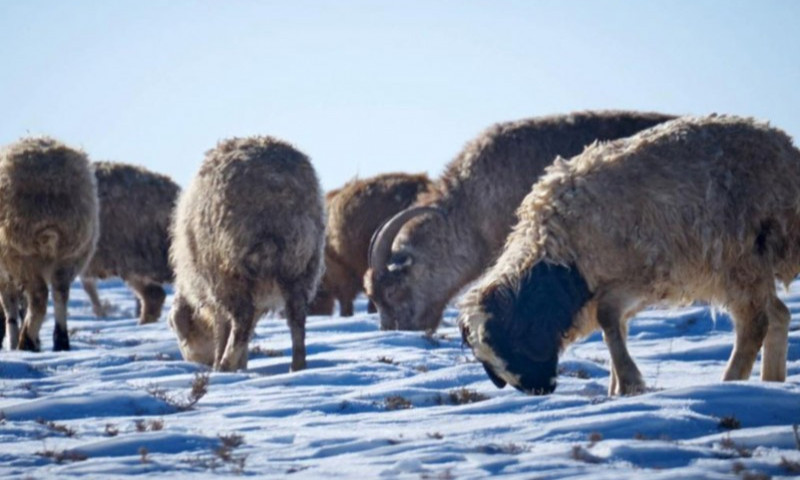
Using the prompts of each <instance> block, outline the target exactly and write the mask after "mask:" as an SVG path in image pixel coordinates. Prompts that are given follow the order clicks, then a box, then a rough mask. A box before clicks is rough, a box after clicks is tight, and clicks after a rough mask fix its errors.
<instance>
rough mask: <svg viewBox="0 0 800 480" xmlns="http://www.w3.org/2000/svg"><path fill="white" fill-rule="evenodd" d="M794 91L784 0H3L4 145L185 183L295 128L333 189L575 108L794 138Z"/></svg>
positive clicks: (799, 13)
mask: <svg viewBox="0 0 800 480" xmlns="http://www.w3.org/2000/svg"><path fill="white" fill-rule="evenodd" d="M798 89H800V2H798V1H792V0H785V1H765V0H760V1H730V0H726V1H723V0H715V1H709V0H683V1H675V0H673V1H647V2H645V1H594V0H592V1H589V0H587V1H562V0H553V1H500V0H485V1H467V0H443V1H438V0H421V1H378V0H371V1H366V0H363V1H362V0H358V1H348V0H337V1H325V0H292V1H281V2H278V1H243V0H226V1H186V0H169V1H166V0H162V1H144V0H136V1H119V0H116V1H109V0H97V1H85V0H71V1H40V0H16V1H15V0H0V143H2V144H5V143H8V142H11V141H14V140H15V139H17V138H18V137H20V136H23V135H26V134H28V133H30V134H49V135H52V136H55V137H57V138H59V139H61V140H63V141H65V142H66V143H68V144H71V145H75V146H80V147H82V148H84V149H85V150H86V151H87V152H88V153H89V155H90V156H91V157H92V158H93V159H95V160H101V159H105V160H115V161H122V162H128V163H136V164H142V165H144V166H146V167H148V168H150V169H152V170H155V171H159V172H163V173H167V174H169V175H171V176H172V177H173V178H174V179H176V181H178V182H179V183H180V184H182V185H185V184H186V183H187V182H188V181H189V179H190V178H191V176H192V175H193V174H194V172H195V171H196V170H197V167H198V165H199V163H200V162H201V161H202V158H203V152H204V151H205V150H207V149H208V148H211V147H213V146H214V145H215V143H216V142H217V140H218V139H221V138H225V137H229V136H243V135H251V134H270V135H275V136H278V137H281V138H284V139H286V140H288V141H290V142H292V143H293V144H294V145H295V146H296V147H298V148H299V149H300V150H302V151H304V152H305V153H306V154H308V155H309V156H310V157H311V158H312V161H313V162H314V165H315V166H316V168H317V171H318V173H319V176H320V179H321V180H322V183H323V186H324V187H325V188H326V189H330V188H334V187H336V186H338V185H340V184H342V183H344V182H345V181H346V180H348V179H350V178H352V177H354V176H356V175H359V176H361V177H364V176H370V175H374V174H377V173H380V172H385V171H411V172H419V171H427V172H428V173H430V174H431V175H434V176H435V175H438V174H439V173H440V172H441V170H442V167H443V166H444V165H445V164H446V163H447V162H448V161H449V160H450V159H452V158H453V157H454V156H455V154H456V153H457V152H458V151H459V150H460V149H461V147H462V146H463V145H464V143H465V142H467V141H468V140H469V139H470V138H472V137H474V136H475V135H476V134H478V133H479V132H480V131H481V130H482V129H483V128H485V127H486V126H488V125H490V124H492V123H495V122H498V121H505V120H513V119H518V118H523V117H530V116H536V115H543V114H550V113H557V112H567V111H572V110H580V109H589V108H625V109H642V110H659V111H665V112H672V113H693V114H705V113H710V112H719V113H735V114H740V115H751V116H755V117H757V118H760V119H765V120H770V121H771V122H772V123H773V124H774V125H777V126H779V127H781V128H783V129H785V130H786V131H787V132H788V133H789V134H791V135H792V136H793V137H795V139H798V138H800V94H799V93H798ZM796 143H797V141H796Z"/></svg>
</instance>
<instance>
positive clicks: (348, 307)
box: [339, 298, 355, 317]
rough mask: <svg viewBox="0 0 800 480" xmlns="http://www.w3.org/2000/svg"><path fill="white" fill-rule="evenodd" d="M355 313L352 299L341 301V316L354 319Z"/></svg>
mask: <svg viewBox="0 0 800 480" xmlns="http://www.w3.org/2000/svg"><path fill="white" fill-rule="evenodd" d="M354 311H355V308H354V307H353V299H352V298H345V299H342V298H340V299H339V315H341V316H343V317H352V316H353V313H354Z"/></svg>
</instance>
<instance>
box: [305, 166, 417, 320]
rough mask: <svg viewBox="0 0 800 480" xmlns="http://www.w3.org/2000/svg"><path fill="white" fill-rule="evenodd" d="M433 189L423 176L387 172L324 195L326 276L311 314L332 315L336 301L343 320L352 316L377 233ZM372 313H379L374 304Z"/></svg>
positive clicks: (370, 305) (370, 308)
mask: <svg viewBox="0 0 800 480" xmlns="http://www.w3.org/2000/svg"><path fill="white" fill-rule="evenodd" d="M429 187H430V180H428V177H427V176H426V175H424V174H423V175H409V174H405V173H387V174H383V175H378V176H376V177H372V178H366V179H363V180H352V181H350V182H348V183H347V184H345V185H344V186H343V187H342V188H341V189H338V190H334V191H333V192H330V193H329V194H328V195H327V196H326V204H327V210H328V223H327V226H326V228H325V275H323V277H322V283H321V284H320V289H319V291H318V292H317V298H316V300H315V301H314V302H313V303H312V305H311V314H312V315H331V314H333V303H334V299H336V300H338V301H339V306H340V312H341V314H342V316H343V317H349V316H352V315H353V301H354V300H355V298H356V295H358V293H359V292H361V291H362V290H363V285H364V284H363V279H364V273H365V272H366V271H367V267H368V265H367V255H368V251H369V243H370V240H371V239H372V235H373V233H375V230H377V229H378V227H380V226H381V224H382V223H383V222H384V221H386V220H387V219H389V218H391V217H392V216H393V215H395V214H396V213H397V212H399V211H401V210H403V209H405V208H407V207H408V206H409V205H411V204H412V203H413V202H414V200H415V199H416V198H417V196H418V195H419V194H420V193H422V192H424V191H426V190H427V189H428V188H429ZM368 310H369V311H371V312H374V311H375V310H374V305H372V303H370V304H369V306H368Z"/></svg>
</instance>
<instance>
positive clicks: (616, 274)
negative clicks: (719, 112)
mask: <svg viewBox="0 0 800 480" xmlns="http://www.w3.org/2000/svg"><path fill="white" fill-rule="evenodd" d="M518 216H519V223H518V224H517V225H516V226H515V227H514V230H513V232H512V233H511V235H510V236H509V238H508V241H507V242H506V246H505V250H504V251H503V253H502V255H501V256H500V257H499V259H498V260H497V262H496V264H495V265H494V266H493V267H492V268H491V269H489V270H488V271H487V272H486V273H485V274H484V276H483V277H482V278H481V280H480V281H479V282H478V283H477V284H476V286H474V287H473V288H472V289H471V290H470V291H469V292H468V293H467V294H466V295H465V296H464V298H463V301H462V304H461V316H460V319H459V325H460V326H461V329H462V334H463V336H464V339H465V341H466V342H467V343H468V344H469V345H470V346H471V347H472V350H473V351H474V353H475V356H476V357H477V358H478V359H479V360H480V361H481V362H483V364H484V366H485V368H486V371H487V372H488V374H489V375H490V377H491V378H492V380H493V381H494V382H495V383H496V384H497V385H498V386H503V385H504V384H505V383H506V382H508V383H510V384H512V385H514V386H515V387H516V388H518V389H520V390H523V391H525V392H529V393H550V392H552V391H553V390H554V389H555V386H556V366H557V362H558V355H559V353H560V352H562V351H563V350H564V348H566V346H567V345H569V344H570V343H571V342H572V341H574V340H575V339H577V338H579V337H581V336H583V335H586V334H587V333H588V332H591V331H593V330H596V329H597V328H602V330H603V335H604V338H605V341H606V344H607V345H608V348H609V351H610V353H611V360H612V365H613V368H612V371H611V381H610V385H609V394H635V393H638V392H641V391H642V390H643V388H644V382H643V381H642V377H641V374H640V373H639V370H638V369H637V367H636V364H635V363H634V362H633V359H632V358H631V356H630V354H629V353H628V350H627V349H626V347H625V341H626V336H627V321H628V320H629V319H630V318H631V317H632V316H633V315H634V314H635V313H636V312H638V311H639V310H641V309H642V308H644V307H646V306H648V305H651V304H655V303H667V304H676V303H678V304H684V303H687V302H691V301H694V300H702V301H707V302H712V303H714V304H717V305H720V306H723V307H726V308H727V309H728V310H729V311H730V312H731V315H732V317H733V320H734V324H735V327H736V342H735V345H734V349H733V352H732V354H731V357H730V360H729V362H728V366H727V369H726V370H725V374H724V377H723V378H724V379H725V380H742V379H747V378H748V377H749V376H750V371H751V369H752V367H753V362H754V361H755V358H756V355H757V353H758V350H759V349H760V348H761V345H762V344H763V346H764V355H763V357H762V359H763V362H762V365H761V378H762V380H772V381H783V380H784V379H785V377H786V351H787V335H788V328H789V321H790V316H789V311H788V310H787V308H786V306H785V305H784V304H783V303H782V302H781V301H780V300H779V299H778V297H777V294H776V291H775V290H776V289H775V279H776V278H777V279H778V280H780V281H782V282H784V283H785V284H788V283H789V282H790V281H791V280H792V279H793V278H794V277H795V276H796V275H797V273H798V271H800V151H798V150H797V149H796V148H795V147H794V146H793V145H792V141H791V139H790V138H789V137H788V136H787V135H786V134H784V133H783V132H782V131H780V130H778V129H775V128H771V127H769V126H768V125H765V124H761V123H757V122H754V121H752V120H749V119H742V118H737V117H727V116H722V117H720V116H715V115H712V116H709V117H701V118H682V119H678V120H674V121H672V122H669V123H665V124H663V125H659V126H656V127H654V128H652V129H650V130H646V131H643V132H641V133H639V134H638V135H635V136H633V137H630V138H626V139H621V140H616V141H613V142H609V143H598V144H594V145H592V146H591V147H589V148H587V149H586V150H585V151H584V152H583V153H582V154H580V155H578V156H576V157H574V158H572V159H571V160H570V161H564V160H561V159H559V160H557V161H556V163H555V164H554V165H553V166H552V167H550V168H548V169H547V172H546V173H545V175H544V176H543V177H542V179H541V180H540V181H539V182H538V183H537V184H536V185H535V186H534V187H533V190H532V192H531V193H530V194H529V195H528V196H527V197H526V198H525V200H524V201H523V202H522V205H521V206H520V208H519V210H518Z"/></svg>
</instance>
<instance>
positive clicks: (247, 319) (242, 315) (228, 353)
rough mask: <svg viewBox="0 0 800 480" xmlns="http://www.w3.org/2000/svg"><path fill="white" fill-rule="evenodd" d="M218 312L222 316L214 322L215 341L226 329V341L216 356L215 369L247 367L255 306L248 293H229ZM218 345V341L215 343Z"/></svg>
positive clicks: (249, 289)
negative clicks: (220, 352) (223, 347)
mask: <svg viewBox="0 0 800 480" xmlns="http://www.w3.org/2000/svg"><path fill="white" fill-rule="evenodd" d="M238 291H239V292H250V291H252V288H244V289H242V290H238ZM220 310H221V311H220V314H221V315H222V316H223V317H224V318H222V319H218V321H217V322H215V325H217V326H218V327H216V328H219V329H220V331H219V332H216V331H215V335H217V341H218V342H220V341H221V340H222V338H223V334H224V330H228V335H227V342H226V345H225V349H224V350H223V353H222V356H221V357H218V359H219V361H218V362H216V361H215V363H216V365H215V369H216V370H220V371H223V372H233V371H236V370H239V369H246V368H247V357H248V351H247V347H248V344H249V343H250V338H251V337H252V336H253V332H254V331H255V326H256V315H255V313H256V312H255V306H254V304H253V301H252V299H251V298H250V297H249V295H243V294H238V295H230V296H229V297H228V298H227V299H226V300H225V301H224V303H222V304H221V305H220ZM217 345H218V346H219V343H217Z"/></svg>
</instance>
